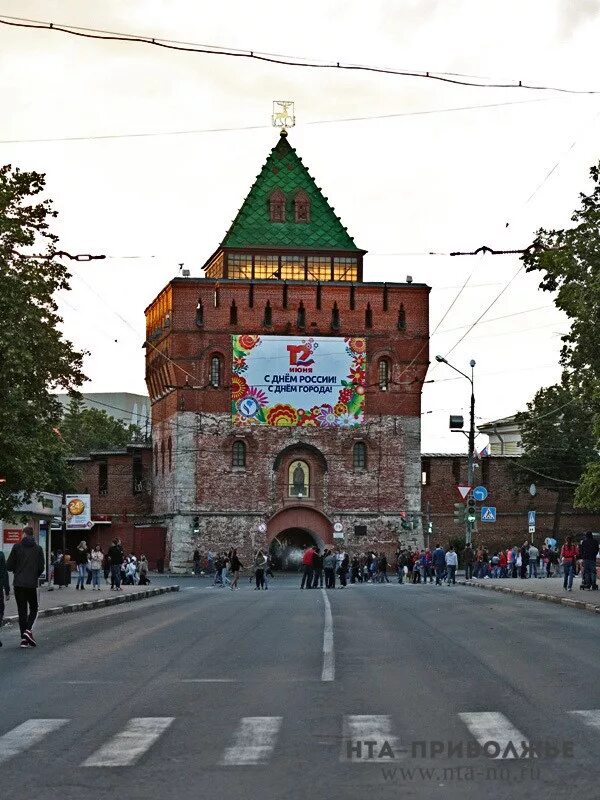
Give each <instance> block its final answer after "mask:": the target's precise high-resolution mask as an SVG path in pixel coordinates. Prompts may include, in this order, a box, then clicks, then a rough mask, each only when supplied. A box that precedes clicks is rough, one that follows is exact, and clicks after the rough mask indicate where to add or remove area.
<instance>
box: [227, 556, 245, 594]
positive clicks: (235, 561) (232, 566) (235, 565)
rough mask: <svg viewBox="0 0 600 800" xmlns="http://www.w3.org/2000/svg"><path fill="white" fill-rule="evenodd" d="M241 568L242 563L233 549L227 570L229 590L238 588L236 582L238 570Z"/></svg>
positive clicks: (238, 577) (237, 581)
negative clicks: (228, 573)
mask: <svg viewBox="0 0 600 800" xmlns="http://www.w3.org/2000/svg"><path fill="white" fill-rule="evenodd" d="M242 568H243V564H242V562H241V561H240V559H239V558H238V554H237V550H234V551H233V552H232V554H231V559H230V562H229V570H230V572H231V591H232V592H235V590H236V589H238V588H239V587H238V583H239V580H240V570H241V569H242Z"/></svg>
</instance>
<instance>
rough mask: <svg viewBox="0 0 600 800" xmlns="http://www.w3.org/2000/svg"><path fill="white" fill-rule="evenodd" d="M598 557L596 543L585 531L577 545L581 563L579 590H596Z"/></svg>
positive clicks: (589, 533) (592, 536)
mask: <svg viewBox="0 0 600 800" xmlns="http://www.w3.org/2000/svg"><path fill="white" fill-rule="evenodd" d="M597 555H598V542H597V541H596V540H595V539H594V535H593V533H592V532H591V531H587V532H586V534H585V536H584V537H583V540H582V542H581V544H580V545H579V558H581V560H582V561H583V572H582V575H581V586H580V587H579V588H580V589H597V588H598V583H597V581H596V557H597Z"/></svg>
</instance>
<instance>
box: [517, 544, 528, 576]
mask: <svg viewBox="0 0 600 800" xmlns="http://www.w3.org/2000/svg"><path fill="white" fill-rule="evenodd" d="M528 566H529V542H524V544H523V547H522V548H521V567H520V573H519V576H520V577H521V578H526V577H527V567H528Z"/></svg>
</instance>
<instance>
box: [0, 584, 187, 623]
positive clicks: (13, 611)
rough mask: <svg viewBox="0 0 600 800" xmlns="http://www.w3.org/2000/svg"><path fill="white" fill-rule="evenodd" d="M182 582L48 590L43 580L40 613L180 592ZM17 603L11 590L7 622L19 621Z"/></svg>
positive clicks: (47, 613) (59, 611) (78, 609)
mask: <svg viewBox="0 0 600 800" xmlns="http://www.w3.org/2000/svg"><path fill="white" fill-rule="evenodd" d="M178 591H179V586H156V587H153V586H152V585H150V586H123V589H122V591H120V592H117V591H111V589H110V586H102V589H101V591H99V592H98V591H92V587H91V586H87V587H86V588H85V590H84V591H80V590H79V591H78V590H77V589H75V583H74V582H73V583H72V584H71V585H70V586H66V587H65V588H64V589H58V588H57V587H56V586H55V587H54V590H53V591H48V586H47V585H46V584H44V586H42V587H41V588H40V590H39V592H38V599H39V606H40V612H39V616H40V617H52V616H56V615H58V614H70V613H72V612H75V611H90V610H91V609H95V608H106V606H116V605H119V604H120V603H131V602H135V601H137V600H145V599H146V598H148V597H156V596H157V595H160V594H166V593H167V592H178ZM17 619H18V618H17V605H16V603H15V598H14V595H13V593H12V587H11V593H10V600H9V601H8V602H7V603H6V610H5V612H4V622H5V623H8V622H17Z"/></svg>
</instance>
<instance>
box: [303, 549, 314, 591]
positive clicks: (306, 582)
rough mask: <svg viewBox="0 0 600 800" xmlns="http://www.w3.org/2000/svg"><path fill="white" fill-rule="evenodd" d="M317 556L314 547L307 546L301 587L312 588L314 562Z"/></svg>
mask: <svg viewBox="0 0 600 800" xmlns="http://www.w3.org/2000/svg"><path fill="white" fill-rule="evenodd" d="M314 557H315V549H314V547H307V548H306V549H305V550H304V554H303V556H302V582H301V584H300V588H301V589H304V588H306V589H310V587H311V586H312V563H313V558H314Z"/></svg>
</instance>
